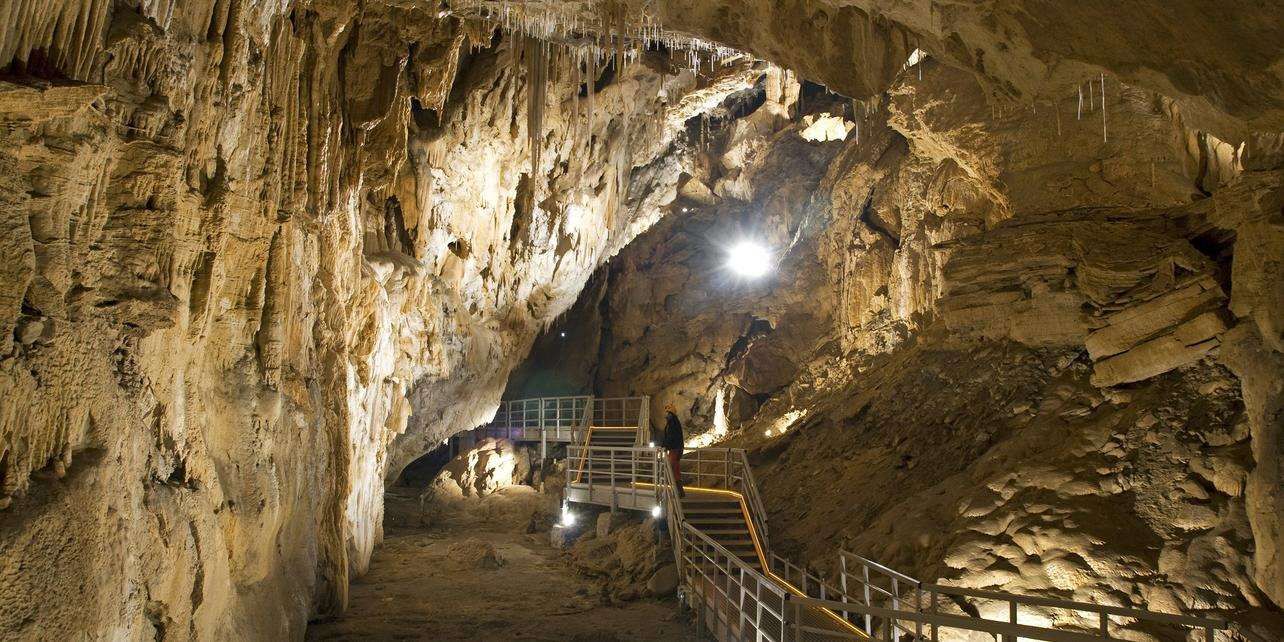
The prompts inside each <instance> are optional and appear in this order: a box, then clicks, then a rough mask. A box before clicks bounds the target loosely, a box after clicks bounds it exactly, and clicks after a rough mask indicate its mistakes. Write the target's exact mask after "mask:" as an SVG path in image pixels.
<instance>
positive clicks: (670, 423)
mask: <svg viewBox="0 0 1284 642" xmlns="http://www.w3.org/2000/svg"><path fill="white" fill-rule="evenodd" d="M665 415H666V416H665V418H664V437H663V439H662V440H661V441H660V446H661V447H662V448H664V449H665V450H676V451H678V452H682V442H683V441H684V438H683V436H682V422H680V421H678V416H677V415H675V414H673V413H671V412H669V413H665Z"/></svg>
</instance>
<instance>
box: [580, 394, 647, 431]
mask: <svg viewBox="0 0 1284 642" xmlns="http://www.w3.org/2000/svg"><path fill="white" fill-rule="evenodd" d="M650 406H651V398H650V397H594V398H593V416H592V420H591V422H590V424H589V425H591V426H596V427H600V428H637V429H638V431H639V432H644V431H648V432H649V430H650V426H648V425H647V424H646V423H645V420H646V419H647V417H648V416H649V415H650V410H651V408H650Z"/></svg>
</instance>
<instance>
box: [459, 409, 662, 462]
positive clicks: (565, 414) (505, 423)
mask: <svg viewBox="0 0 1284 642" xmlns="http://www.w3.org/2000/svg"><path fill="white" fill-rule="evenodd" d="M650 416H651V398H650V397H646V396H642V397H592V396H589V395H575V396H567V397H533V398H530V399H510V400H508V401H501V402H499V408H498V409H497V410H496V411H495V418H494V419H492V420H491V422H490V423H488V424H486V425H485V426H482V427H481V428H480V429H479V430H478V432H480V433H481V434H482V435H484V436H487V437H500V438H504V439H509V440H512V441H538V442H540V452H541V455H542V456H543V457H547V456H548V442H550V441H553V442H584V443H586V444H587V441H588V438H589V430H590V429H591V428H592V427H594V426H598V427H605V428H636V429H637V432H638V434H637V437H636V438H635V440H634V443H635V445H638V446H641V445H644V444H645V443H646V439H647V436H648V435H649V434H650V425H649V423H650Z"/></svg>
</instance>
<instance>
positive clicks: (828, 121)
mask: <svg viewBox="0 0 1284 642" xmlns="http://www.w3.org/2000/svg"><path fill="white" fill-rule="evenodd" d="M1278 14H1279V11H1278V8H1277V7H1275V6H1273V5H1272V4H1271V3H1263V2H1253V1H1251V0H1228V1H1226V2H1221V3H1218V4H1217V7H1215V8H1210V7H1209V6H1208V3H1205V2H1197V1H1196V0H1137V1H1135V2H1128V3H1119V2H1113V3H1103V2H1075V3H1066V2H1040V1H1036V0H1005V1H998V0H984V1H976V2H968V3H950V2H940V1H935V0H932V1H921V2H909V3H907V2H902V1H900V0H895V1H893V0H789V1H786V2H777V1H768V0H656V1H648V2H641V1H640V0H639V1H634V0H549V1H546V2H545V1H541V2H518V1H516V0H493V1H492V0H445V1H443V2H427V1H408V0H366V1H364V2H348V1H345V0H286V1H282V2H266V3H265V2H258V3H255V2H244V1H242V0H193V1H189V2H178V1H176V0H147V1H145V2H140V1H136V0H8V1H7V2H4V3H3V4H0V252H3V261H0V637H4V638H6V639H7V638H14V639H81V638H86V639H105V638H111V639H149V638H150V639H158V638H165V639H289V638H298V637H300V636H301V635H302V631H303V629H304V627H305V626H306V623H307V621H308V619H309V618H310V617H313V616H317V615H333V614H337V613H340V612H342V611H343V609H344V608H345V605H346V602H347V588H348V585H349V582H350V580H351V579H352V578H353V577H354V576H356V575H358V574H360V573H361V572H363V570H365V568H366V567H367V564H368V562H369V559H370V555H371V552H372V550H373V549H374V547H375V546H376V544H377V543H378V542H379V541H380V539H381V537H382V517H383V501H384V497H383V492H384V487H385V485H386V484H388V483H390V482H391V481H392V480H394V479H396V477H397V475H398V474H399V473H400V471H401V470H402V468H403V467H404V466H406V464H408V463H409V462H411V461H412V460H414V459H415V458H417V457H419V456H421V455H423V454H424V453H426V452H428V451H430V450H432V449H434V448H436V447H437V446H438V445H439V444H440V443H441V441H442V440H443V439H445V438H447V437H449V436H450V435H452V434H454V433H457V432H460V431H463V430H468V429H471V428H473V427H475V426H477V425H479V424H482V423H484V422H486V421H487V420H488V419H489V418H490V417H491V415H492V414H493V412H494V409H495V407H496V403H497V401H498V400H499V398H500V396H501V394H502V392H503V391H504V389H505V387H506V385H508V383H509V380H510V375H511V373H512V372H513V371H514V369H515V368H516V367H517V366H518V364H519V362H521V361H522V359H523V358H524V356H525V355H526V354H527V353H528V351H530V349H531V347H532V345H535V346H537V349H536V358H535V360H534V361H533V362H532V363H533V364H534V365H531V366H528V367H526V368H525V369H524V370H523V371H522V372H521V373H519V376H518V377H516V378H515V379H514V381H513V386H512V388H513V390H514V391H518V390H527V391H533V392H532V394H544V393H545V392H558V393H561V392H571V391H572V390H570V389H572V388H573V389H575V391H581V390H582V391H586V392H587V391H592V392H596V393H601V394H625V393H646V394H651V395H653V398H654V400H655V402H656V404H657V406H658V405H660V404H663V403H665V402H674V403H676V404H677V405H678V406H679V408H680V414H681V416H682V418H683V419H684V420H685V421H686V422H687V423H688V425H689V426H691V427H692V428H693V431H692V432H693V434H692V435H691V436H692V437H693V442H696V443H714V442H715V441H722V442H726V441H727V440H731V441H732V442H733V443H740V444H744V445H747V446H749V447H751V448H752V449H754V452H755V455H754V457H755V463H756V464H758V465H761V466H763V467H764V470H765V471H766V473H765V475H764V481H766V482H768V483H766V484H765V486H766V487H765V488H764V495H765V496H766V498H767V502H768V504H769V505H770V508H771V510H772V514H773V520H776V521H781V522H782V523H783V524H784V526H782V527H781V531H782V532H783V533H785V535H784V538H783V539H784V541H786V542H789V543H790V545H792V546H793V548H794V550H796V551H797V552H799V553H801V554H803V555H805V556H806V558H808V560H809V561H811V562H813V563H814V564H815V565H817V567H818V568H819V567H821V566H823V564H824V563H825V562H824V560H827V559H831V557H830V555H831V554H832V552H833V550H834V549H835V548H836V547H838V546H849V547H859V548H862V549H863V550H862V552H866V553H869V554H871V555H873V556H876V557H882V558H884V559H885V561H888V562H891V563H895V564H900V565H903V566H905V567H906V568H908V569H911V570H913V571H914V572H916V573H920V574H926V576H928V577H931V578H932V579H941V580H947V581H960V582H969V583H972V584H975V585H978V586H981V585H984V586H989V585H998V584H1004V583H1013V582H1015V583H1014V584H1011V585H1009V588H1015V587H1017V584H1018V583H1019V584H1020V587H1021V588H1027V589H1029V590H1032V591H1042V592H1048V593H1055V594H1059V595H1065V594H1072V595H1076V596H1080V597H1084V598H1088V599H1095V600H1101V601H1107V602H1114V603H1127V604H1143V603H1144V604H1148V605H1150V606H1152V607H1154V608H1160V609H1162V610H1168V611H1186V612H1217V613H1224V614H1236V615H1241V616H1243V617H1244V618H1247V619H1248V620H1250V621H1252V622H1254V623H1255V624H1257V623H1262V624H1261V626H1262V627H1263V628H1262V630H1265V631H1267V632H1268V634H1278V632H1279V631H1280V630H1281V629H1282V628H1284V626H1280V625H1279V607H1280V605H1281V603H1284V532H1281V523H1280V516H1281V515H1282V514H1284V490H1282V488H1284V484H1282V481H1281V480H1282V479H1284V478H1282V477H1281V471H1280V461H1281V455H1284V436H1281V431H1282V430H1284V419H1282V418H1284V388H1282V386H1284V383H1281V382H1284V267H1282V266H1284V261H1281V260H1280V257H1281V256H1282V255H1284V187H1282V184H1284V134H1281V133H1280V132H1281V130H1284V64H1281V56H1284V49H1281V47H1280V46H1279V43H1280V42H1282V41H1284V21H1281V20H1280V17H1279V15H1278ZM741 237H749V238H753V239H756V240H758V241H759V242H761V243H763V244H765V245H767V246H769V247H770V248H771V249H772V253H773V254H772V256H773V260H772V265H771V266H770V267H771V268H772V270H771V271H770V273H769V275H768V276H767V277H766V278H764V279H762V280H756V281H751V280H746V279H743V278H740V277H737V276H735V275H732V274H729V273H728V272H727V271H726V270H725V269H724V267H723V260H722V254H723V252H724V251H725V249H726V246H727V245H728V244H730V243H734V242H735V241H736V240H737V239H738V238H741ZM635 239H636V240H635ZM613 257H614V258H613ZM608 261H609V262H608ZM595 274H596V276H594V275H595ZM586 284H588V285H589V287H587V289H586ZM582 291H584V292H586V293H585V294H584V295H581V292H582ZM577 297H578V298H579V304H578V305H576V306H575V307H574V308H572V306H573V304H574V303H575V302H576V300H577ZM568 311H569V315H567V316H565V317H564V316H563V315H564V314H565V313H567V312H568ZM542 331H547V332H545V334H544V336H543V337H541V338H539V339H538V340H537V338H536V337H537V335H539V334H540V333H541V332H542ZM562 332H565V333H566V336H565V337H563V336H562V334H561V333H562ZM550 354H557V355H558V358H557V359H549V358H548V355H550ZM540 364H543V365H540ZM657 410H658V408H657ZM653 416H657V417H658V416H660V413H658V412H655V413H653ZM696 433H699V436H698V438H697V435H696ZM929 446H931V447H930V448H929ZM497 452H498V453H499V457H497V458H496V461H499V460H501V459H502V458H503V453H504V452H507V451H505V450H503V447H500V450H499V451H497ZM853 461H854V462H857V463H859V464H860V466H859V470H854V469H853V466H852V464H851V462H853ZM481 468H482V472H483V473H485V474H482V475H481V477H480V479H479V478H478V477H477V476H476V472H477V471H476V470H475V469H474V470H473V472H472V473H470V475H472V476H471V477H468V478H467V479H465V478H464V476H461V477H459V481H460V482H462V485H463V486H467V487H469V488H472V489H474V490H480V489H481V488H489V487H491V486H492V485H493V481H494V480H493V479H490V480H488V475H490V477H493V475H492V474H491V473H493V472H494V469H493V468H491V467H490V465H489V464H483V465H482V466H481ZM821 473H827V474H825V475H822V474H821ZM833 479H840V480H845V481H844V483H846V484H848V488H857V489H859V491H858V492H859V493H860V497H861V502H860V503H858V504H855V505H854V506H853V507H848V508H844V509H842V510H836V511H831V512H829V513H825V512H822V511H819V510H817V511H816V512H812V510H813V509H812V508H810V507H809V506H799V505H796V502H797V500H798V498H802V499H803V500H806V499H808V498H812V499H814V500H816V503H817V504H822V503H824V504H833V503H835V502H826V501H822V500H826V499H827V496H826V495H824V494H823V493H824V492H830V491H832V490H833V489H834V488H835V486H834V483H833V481H832V480H833ZM478 484H480V488H479V487H478ZM460 485H461V484H460V483H456V486H460ZM839 488H841V486H839ZM850 494H852V493H849V495H850ZM1103 515H1104V516H1106V517H1107V519H1104V520H1103V519H1101V516H1103ZM822 520H823V523H821V522H822ZM626 531H627V529H626V530H622V531H618V532H619V533H624V532H626ZM925 532H926V533H928V535H927V536H926V537H925V538H924V537H923V536H921V535H922V533H925ZM817 534H819V536H817ZM634 535H637V536H636V537H634ZM634 535H629V536H628V537H633V539H632V540H628V541H625V540H624V539H620V540H619V541H618V542H615V543H614V544H612V546H614V547H616V548H615V549H613V551H614V552H615V553H621V554H625V553H627V555H625V558H627V560H628V562H627V563H622V564H623V565H622V566H621V568H627V569H629V570H628V573H627V576H628V587H629V588H628V589H625V588H622V586H623V585H621V586H620V587H616V588H619V591H615V593H613V594H617V595H616V596H617V597H624V596H625V593H627V592H628V591H631V590H634V589H636V590H637V592H638V593H639V594H640V591H641V589H640V588H637V587H640V586H642V585H644V584H645V582H646V581H647V580H648V578H652V577H653V574H654V572H655V571H656V569H657V567H658V566H660V565H661V563H662V560H660V559H659V558H658V557H656V556H655V554H654V551H653V550H652V549H649V548H647V546H645V545H644V544H646V542H644V541H643V540H642V539H641V535H638V534H636V533H635V534H634ZM611 537H615V534H611ZM621 537H624V536H621ZM604 539H605V538H604ZM889 541H895V542H898V543H896V544H888V543H887V542H889ZM1121 541H1122V542H1125V544H1123V545H1119V546H1114V545H1113V544H1115V543H1118V542H1121ZM1103 542H1105V543H1110V544H1111V545H1107V544H1103ZM598 545H601V544H600V543H599V544H598ZM621 551H622V552H621ZM616 570H618V569H616ZM612 572H614V571H612ZM604 573H605V572H604ZM606 575H609V573H606ZM1017 578H1019V580H1018V579H1017ZM612 590H613V591H614V589H612ZM1272 627H1273V628H1272Z"/></svg>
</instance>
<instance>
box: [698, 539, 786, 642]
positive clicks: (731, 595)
mask: <svg viewBox="0 0 1284 642" xmlns="http://www.w3.org/2000/svg"><path fill="white" fill-rule="evenodd" d="M674 537H675V547H674V552H675V555H674V557H675V558H677V559H679V560H681V561H680V562H679V569H683V570H681V571H679V572H680V573H682V574H681V575H680V577H684V578H686V585H687V586H688V587H690V588H691V590H692V592H693V596H694V597H696V598H697V600H698V603H699V607H698V610H697V612H696V616H697V622H699V620H700V618H701V616H704V615H705V614H706V612H707V611H708V610H709V609H712V611H713V612H712V618H711V619H712V621H707V620H706V622H705V625H706V626H707V627H708V628H709V629H710V630H711V631H712V632H713V633H714V635H715V636H716V637H718V638H719V639H724V640H725V639H735V640H766V641H768V642H785V640H786V637H785V633H786V627H787V623H786V612H787V610H788V608H789V601H790V599H791V598H792V596H791V595H790V594H789V593H788V592H787V591H786V590H785V589H784V588H783V587H781V586H779V585H778V584H777V583H776V582H774V581H772V580H770V579H768V578H767V577H766V576H764V575H763V574H762V573H759V572H758V571H756V570H754V569H753V568H752V567H750V566H749V565H748V564H746V563H745V562H744V560H741V559H740V558H739V557H737V556H736V555H734V554H732V553H731V552H730V551H728V550H727V549H726V548H724V547H723V546H722V545H721V544H719V543H718V542H716V541H714V540H713V539H712V538H710V537H709V536H708V535H706V534H704V533H703V532H701V531H700V530H699V529H697V528H696V527H695V526H692V525H691V524H690V523H687V522H682V526H681V530H680V531H675V532H674ZM733 619H734V621H732V620H733ZM724 627H725V628H724ZM720 633H721V634H722V635H719V634H720Z"/></svg>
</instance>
